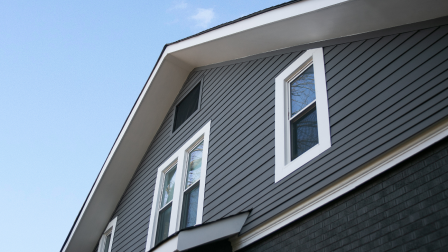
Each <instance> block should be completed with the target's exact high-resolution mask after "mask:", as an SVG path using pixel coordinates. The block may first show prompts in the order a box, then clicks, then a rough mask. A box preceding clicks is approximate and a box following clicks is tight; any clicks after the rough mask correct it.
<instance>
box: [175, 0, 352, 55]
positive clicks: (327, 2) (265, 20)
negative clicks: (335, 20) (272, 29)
mask: <svg viewBox="0 0 448 252" xmlns="http://www.w3.org/2000/svg"><path fill="white" fill-rule="evenodd" d="M346 1H348V0H303V1H300V2H297V3H294V4H291V5H287V6H284V7H281V8H278V9H274V10H271V11H269V12H265V13H263V14H260V15H256V16H253V17H251V18H248V19H244V20H242V21H239V22H237V23H234V24H231V25H228V26H224V27H222V28H219V29H216V30H212V31H210V32H207V33H204V34H202V35H200V36H196V37H193V38H190V39H188V40H184V41H181V42H179V43H176V44H173V45H170V46H169V49H168V50H167V52H168V53H172V52H175V51H180V50H183V49H187V48H191V47H193V46H198V45H201V44H204V43H207V42H211V41H214V40H217V39H221V38H224V37H227V36H230V35H233V34H237V33H241V32H244V31H247V30H251V29H254V28H256V27H261V26H264V25H266V24H270V23H274V22H278V21H281V20H285V19H288V18H291V17H295V16H299V15H303V14H305V13H309V12H313V11H315V10H319V9H322V8H326V7H329V6H332V5H335V4H339V3H342V2H346Z"/></svg>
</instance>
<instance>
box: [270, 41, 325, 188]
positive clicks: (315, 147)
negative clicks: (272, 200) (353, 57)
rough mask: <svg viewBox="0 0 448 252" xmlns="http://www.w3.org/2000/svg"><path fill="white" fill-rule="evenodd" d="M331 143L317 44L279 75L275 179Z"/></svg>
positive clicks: (321, 66)
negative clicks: (315, 47)
mask: <svg viewBox="0 0 448 252" xmlns="http://www.w3.org/2000/svg"><path fill="white" fill-rule="evenodd" d="M330 147H331V139H330V120H329V117H328V101H327V84H326V81H325V65H324V58H323V51H322V48H317V49H311V50H308V51H306V52H305V53H304V54H302V55H301V56H300V57H299V58H298V59H297V60H296V61H294V62H293V63H292V64H291V65H290V66H289V67H287V68H286V69H285V70H284V71H283V72H282V73H281V74H280V75H279V76H278V77H277V78H276V79H275V182H277V181H279V180H281V179H282V178H284V177H286V176H288V175H289V174H290V173H292V172H293V171H295V170H297V169H299V168H300V167H301V166H303V165H304V164H306V163H307V162H309V161H311V160H312V159H314V158H315V157H317V156H318V155H319V154H320V153H322V152H323V151H325V150H326V149H328V148H330Z"/></svg>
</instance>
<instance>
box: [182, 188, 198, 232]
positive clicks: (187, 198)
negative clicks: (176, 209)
mask: <svg viewBox="0 0 448 252" xmlns="http://www.w3.org/2000/svg"><path fill="white" fill-rule="evenodd" d="M198 199H199V183H197V184H196V185H195V186H194V188H192V189H190V190H188V191H187V192H185V194H184V204H183V206H182V220H181V224H180V225H181V228H186V227H192V226H194V225H196V215H197V211H198Z"/></svg>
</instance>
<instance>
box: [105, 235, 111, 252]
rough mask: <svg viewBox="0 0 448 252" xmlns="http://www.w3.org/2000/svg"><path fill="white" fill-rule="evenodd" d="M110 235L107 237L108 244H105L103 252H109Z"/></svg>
mask: <svg viewBox="0 0 448 252" xmlns="http://www.w3.org/2000/svg"><path fill="white" fill-rule="evenodd" d="M110 235H111V234H108V235H107V236H106V242H105V243H104V249H103V252H108V251H109V244H110Z"/></svg>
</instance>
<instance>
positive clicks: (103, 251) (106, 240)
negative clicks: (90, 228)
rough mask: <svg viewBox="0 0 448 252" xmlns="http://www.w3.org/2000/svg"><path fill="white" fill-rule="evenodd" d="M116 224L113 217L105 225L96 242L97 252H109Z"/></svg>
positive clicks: (115, 219)
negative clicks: (97, 242) (98, 240)
mask: <svg viewBox="0 0 448 252" xmlns="http://www.w3.org/2000/svg"><path fill="white" fill-rule="evenodd" d="M116 225H117V217H115V218H114V219H113V220H112V221H111V222H109V224H108V225H107V227H106V230H105V231H104V233H103V235H102V236H101V239H100V242H99V244H98V250H97V251H98V252H111V251H112V243H113V240H114V234H115V226H116Z"/></svg>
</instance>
